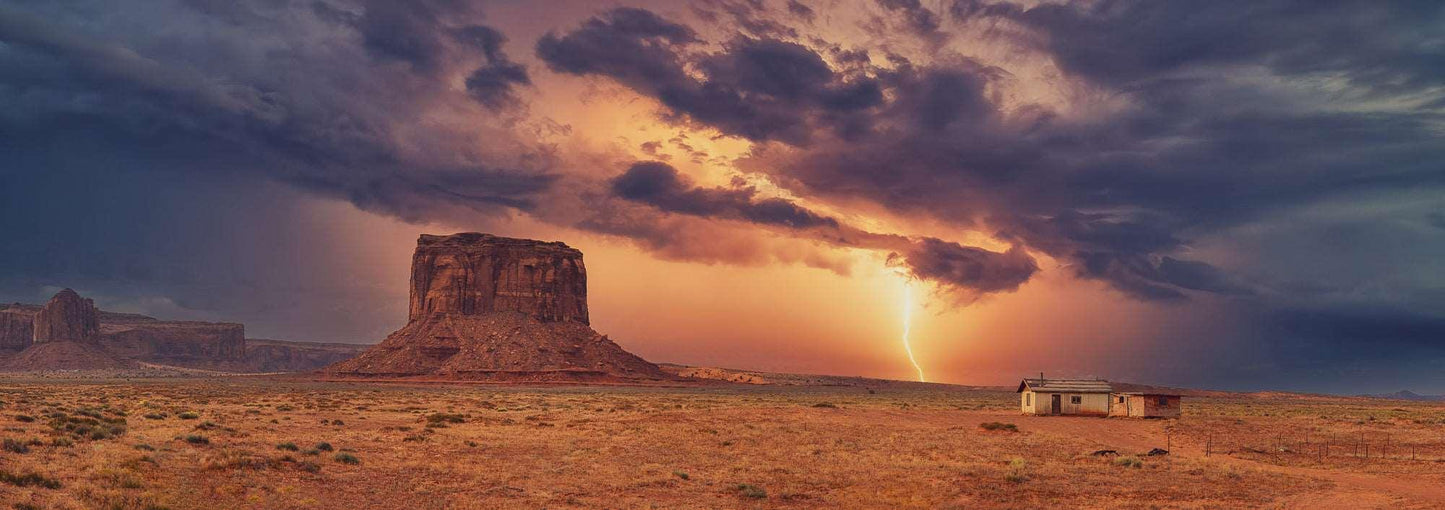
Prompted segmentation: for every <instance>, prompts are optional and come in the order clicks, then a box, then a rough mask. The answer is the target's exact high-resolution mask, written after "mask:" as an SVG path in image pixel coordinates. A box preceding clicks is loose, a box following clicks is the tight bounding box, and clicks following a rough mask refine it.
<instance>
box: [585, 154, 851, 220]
mask: <svg viewBox="0 0 1445 510" xmlns="http://www.w3.org/2000/svg"><path fill="white" fill-rule="evenodd" d="M612 192H613V194H615V195H617V196H618V197H621V198H623V199H626V200H631V201H634V202H641V203H645V204H648V205H651V206H654V207H657V208H658V209H661V210H663V211H667V212H675V213H680V214H690V215H694V216H708V217H718V218H725V219H744V220H747V221H751V222H754V223H759V224H764V225H778V226H783V227H788V228H801V229H805V228H813V227H821V226H828V227H837V226H838V222H837V220H834V219H833V218H827V217H824V216H820V215H818V214H814V213H813V212H812V211H809V210H807V209H804V208H802V207H798V206H797V205H795V204H793V203H792V202H789V201H787V200H783V199H778V198H758V197H757V190H756V189H754V188H751V187H737V188H732V189H725V188H703V187H698V186H695V185H693V183H692V182H691V181H690V180H689V179H687V178H686V177H685V176H683V175H682V174H681V173H678V171H677V169H675V168H673V167H672V166H671V165H668V164H666V163H659V162H655V161H643V162H638V163H634V164H633V165H632V166H631V167H629V168H628V169H627V171H626V172H624V173H623V174H622V175H619V176H617V177H616V178H614V179H612Z"/></svg>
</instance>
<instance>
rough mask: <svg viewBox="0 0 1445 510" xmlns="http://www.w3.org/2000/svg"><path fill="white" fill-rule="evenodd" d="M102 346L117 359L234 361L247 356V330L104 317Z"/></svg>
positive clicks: (140, 317)
mask: <svg viewBox="0 0 1445 510" xmlns="http://www.w3.org/2000/svg"><path fill="white" fill-rule="evenodd" d="M100 345H101V346H103V347H105V349H106V350H108V351H110V352H112V353H115V354H116V355H118V356H122V357H126V358H136V359H143V360H146V361H151V362H155V363H161V364H185V363H186V362H189V361H235V360H240V359H242V358H244V357H245V355H246V327H245V326H242V325H240V324H235V323H229V322H194V321H162V320H156V319H153V318H150V317H146V316H144V315H133V314H103V316H102V319H101V327H100Z"/></svg>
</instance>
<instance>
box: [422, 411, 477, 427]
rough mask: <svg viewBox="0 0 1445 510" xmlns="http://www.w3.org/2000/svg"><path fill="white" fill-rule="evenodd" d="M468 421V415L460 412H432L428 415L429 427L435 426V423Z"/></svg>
mask: <svg viewBox="0 0 1445 510" xmlns="http://www.w3.org/2000/svg"><path fill="white" fill-rule="evenodd" d="M466 421H467V419H466V417H465V416H462V415H460V414H447V413H432V414H430V415H428V416H427V417H426V423H427V426H428V427H431V426H434V425H433V424H441V423H466Z"/></svg>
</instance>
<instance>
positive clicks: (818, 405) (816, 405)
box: [813, 402, 838, 409]
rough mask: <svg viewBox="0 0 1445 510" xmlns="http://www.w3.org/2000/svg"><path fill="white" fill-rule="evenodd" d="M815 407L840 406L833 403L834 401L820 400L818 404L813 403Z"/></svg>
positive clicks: (833, 407) (831, 407)
mask: <svg viewBox="0 0 1445 510" xmlns="http://www.w3.org/2000/svg"><path fill="white" fill-rule="evenodd" d="M813 407H821V408H824V409H837V408H838V406H837V405H835V404H833V403H832V402H818V403H816V404H813Z"/></svg>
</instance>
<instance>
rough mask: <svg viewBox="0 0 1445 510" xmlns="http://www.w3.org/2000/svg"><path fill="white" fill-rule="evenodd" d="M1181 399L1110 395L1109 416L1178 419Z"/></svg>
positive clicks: (1157, 395)
mask: <svg viewBox="0 0 1445 510" xmlns="http://www.w3.org/2000/svg"><path fill="white" fill-rule="evenodd" d="M1181 400H1182V399H1181V397H1180V396H1179V395H1170V394H1166V393H1146V392H1132V391H1131V392H1121V393H1114V394H1112V395H1110V398H1109V416H1127V417H1130V418H1178V417H1179V413H1180V410H1181V408H1182V407H1183V405H1182V403H1181Z"/></svg>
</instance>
